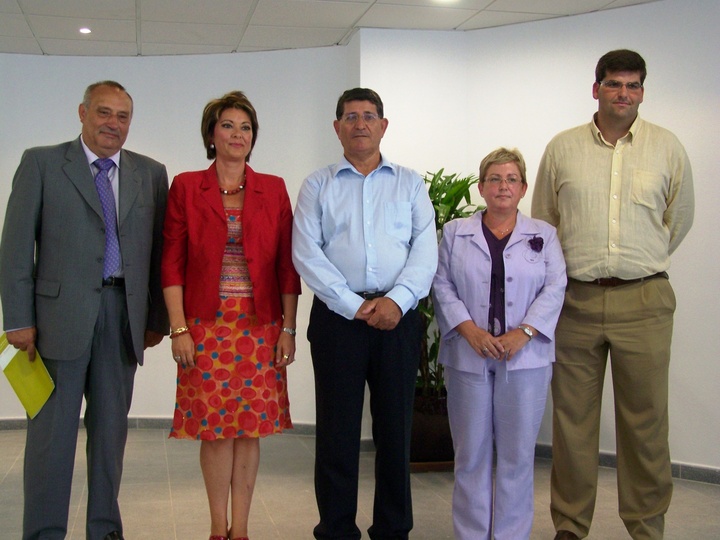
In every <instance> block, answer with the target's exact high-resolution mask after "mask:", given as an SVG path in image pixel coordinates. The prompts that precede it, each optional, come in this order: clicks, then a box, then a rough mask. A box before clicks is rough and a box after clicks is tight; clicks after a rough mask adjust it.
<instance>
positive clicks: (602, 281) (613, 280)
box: [570, 272, 668, 287]
mask: <svg viewBox="0 0 720 540" xmlns="http://www.w3.org/2000/svg"><path fill="white" fill-rule="evenodd" d="M655 278H664V279H668V274H667V272H658V273H657V274H653V275H652V276H647V277H641V278H637V279H620V278H617V277H604V278H597V279H593V280H592V281H580V280H579V279H575V278H570V279H572V280H573V281H577V282H578V283H586V284H588V285H599V286H600V287H618V286H620V285H630V284H631V283H640V282H642V281H648V280H650V279H655Z"/></svg>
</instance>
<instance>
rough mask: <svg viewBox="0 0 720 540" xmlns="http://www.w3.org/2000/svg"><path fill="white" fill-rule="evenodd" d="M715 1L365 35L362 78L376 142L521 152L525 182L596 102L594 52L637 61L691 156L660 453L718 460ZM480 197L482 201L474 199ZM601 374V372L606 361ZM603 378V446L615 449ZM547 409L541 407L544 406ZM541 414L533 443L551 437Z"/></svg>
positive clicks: (647, 112)
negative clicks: (689, 204)
mask: <svg viewBox="0 0 720 540" xmlns="http://www.w3.org/2000/svg"><path fill="white" fill-rule="evenodd" d="M719 23H720V3H718V2H716V1H714V0H687V1H683V0H665V1H660V2H656V3H650V4H646V5H643V6H637V7H631V8H623V9H618V10H612V11H606V12H601V13H593V14H589V15H583V16H577V17H568V18H562V19H554V20H549V21H541V22H536V23H528V24H522V25H516V26H507V27H502V28H495V29H487V30H481V31H477V32H472V33H466V34H463V35H460V36H457V35H455V34H448V33H445V32H400V31H397V32H385V31H381V30H367V31H365V32H363V42H362V44H363V48H362V62H363V65H362V75H363V76H362V84H363V85H364V86H369V87H372V88H375V89H376V90H378V92H379V93H380V95H381V96H382V97H383V101H384V102H385V110H386V116H388V117H389V119H390V127H389V128H388V133H387V135H386V136H385V140H384V141H383V142H384V146H383V148H384V151H385V152H386V153H387V154H388V155H389V156H390V157H391V159H394V160H397V161H399V162H401V163H404V164H408V165H410V166H412V167H414V168H416V169H417V170H418V171H420V172H424V171H427V170H436V169H439V168H440V167H445V168H446V170H448V171H453V172H462V173H476V174H477V168H478V165H479V162H480V160H481V159H482V158H483V157H484V156H485V155H486V154H487V153H488V152H489V151H491V150H493V149H494V148H497V147H498V146H502V145H505V146H511V147H512V146H515V147H518V148H519V149H520V150H521V151H522V152H523V154H524V156H525V158H526V160H527V166H528V177H529V181H530V189H529V190H528V194H527V196H526V197H525V199H524V200H523V201H521V205H520V208H521V210H522V211H524V212H526V213H529V211H530V199H531V196H532V184H533V182H534V177H535V173H536V171H537V167H538V164H539V161H540V157H541V156H542V153H543V151H544V148H545V145H546V144H547V142H548V141H549V140H550V139H551V138H552V136H553V135H555V134H556V133H558V132H559V131H561V130H564V129H567V128H569V127H572V126H575V125H578V124H581V123H585V122H589V121H590V118H591V115H592V114H593V112H595V111H596V110H597V102H595V101H594V100H593V98H592V93H591V89H592V83H593V82H594V69H595V64H596V62H597V59H598V58H600V56H602V55H603V54H604V53H605V52H607V51H609V50H612V49H617V48H631V49H635V50H637V51H639V52H640V53H641V54H642V55H643V57H644V58H645V60H646V62H647V65H648V78H647V80H646V81H645V102H644V103H643V104H642V105H641V107H640V114H641V115H642V116H643V117H644V118H645V119H647V120H650V121H652V122H655V123H657V124H659V125H662V126H664V127H666V128H668V129H670V130H672V131H673V132H674V133H675V134H676V135H677V136H678V137H679V138H680V140H681V141H682V142H683V144H684V145H685V147H686V149H687V152H688V154H689V155H690V159H691V162H692V165H693V172H694V176H695V191H696V199H697V200H696V217H695V225H694V228H693V230H692V231H691V232H690V234H689V236H688V237H687V238H686V240H685V242H684V243H683V244H682V246H681V247H680V248H679V249H678V250H677V252H676V253H675V254H674V256H673V260H672V267H671V269H670V276H671V281H672V284H673V287H674V288H675V292H676V295H677V299H678V308H677V312H676V318H675V331H674V343H673V351H672V357H673V360H672V363H671V382H670V400H671V401H670V415H671V451H672V459H673V461H675V462H679V463H686V464H696V465H703V466H710V467H714V468H718V467H720V454H718V451H717V448H718V447H719V446H720V407H719V406H718V405H719V400H718V397H717V396H718V388H720V362H718V361H717V354H718V353H717V351H718V349H720V332H718V330H717V328H718V326H719V324H720V307H718V303H717V301H713V300H714V299H716V298H717V297H718V293H719V292H720V279H719V278H720V249H715V244H716V242H715V241H714V240H712V241H710V242H708V241H707V238H708V235H710V236H712V235H714V234H715V231H717V230H718V225H720V220H719V219H718V217H717V210H716V209H715V205H716V204H717V202H716V201H717V200H718V199H719V197H720V185H719V184H718V182H717V181H716V179H717V176H718V172H719V170H720V166H719V165H718V160H717V152H718V148H720V135H719V134H720V130H718V127H717V126H718V125H719V122H720V90H719V88H720V62H719V61H718V56H717V53H718V51H720V34H718V32H717V26H718V24H719ZM478 202H480V199H479V197H478ZM608 371H609V370H608ZM609 386H610V381H609V376H608V381H607V382H606V392H605V396H604V403H605V407H604V411H603V419H602V429H601V441H600V446H601V450H603V451H607V452H612V453H614V451H615V434H614V421H613V408H612V392H611V390H609V389H608V388H609ZM549 410H550V405H549V404H548V412H549ZM549 420H550V416H549V414H547V413H546V418H545V421H544V423H543V427H542V429H541V433H540V438H539V441H540V442H542V443H550V442H551V424H550V421H549Z"/></svg>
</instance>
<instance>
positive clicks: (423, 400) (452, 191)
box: [410, 169, 481, 471]
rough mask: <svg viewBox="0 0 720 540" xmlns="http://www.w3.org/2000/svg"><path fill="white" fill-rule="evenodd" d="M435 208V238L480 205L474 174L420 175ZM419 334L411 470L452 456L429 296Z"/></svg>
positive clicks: (440, 463)
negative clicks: (473, 192)
mask: <svg viewBox="0 0 720 540" xmlns="http://www.w3.org/2000/svg"><path fill="white" fill-rule="evenodd" d="M424 180H425V183H426V185H427V188H428V194H429V195H430V200H431V201H432V203H433V207H434V208H435V229H436V232H437V238H438V242H440V239H441V238H442V228H443V225H445V223H446V222H448V221H451V220H453V219H456V218H460V217H467V216H470V215H472V214H474V213H475V212H477V211H478V210H480V209H481V207H480V206H478V205H476V204H473V203H472V201H471V188H472V186H474V185H475V184H477V183H478V178H477V176H475V175H469V176H460V175H459V174H445V170H444V169H440V170H439V171H437V172H436V173H430V172H428V173H426V174H425V177H424ZM419 309H420V314H421V318H422V321H423V326H424V329H425V333H424V336H423V341H422V346H421V353H420V368H419V370H418V376H417V382H416V387H415V410H414V414H413V426H412V439H411V443H410V461H411V463H413V466H412V467H413V470H416V471H417V470H428V469H438V468H448V467H449V464H450V463H452V460H453V447H452V437H451V435H450V425H449V423H448V418H447V400H446V396H447V392H446V390H445V378H444V376H443V366H442V365H441V364H439V363H438V353H439V351H440V330H439V329H438V327H437V323H436V322H435V309H434V307H433V302H432V296H428V297H427V298H424V299H422V300H421V301H420V304H419Z"/></svg>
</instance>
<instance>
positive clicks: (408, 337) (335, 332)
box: [308, 297, 422, 539]
mask: <svg viewBox="0 0 720 540" xmlns="http://www.w3.org/2000/svg"><path fill="white" fill-rule="evenodd" d="M421 335H422V329H421V324H420V317H419V314H418V311H417V310H411V311H409V312H408V313H406V314H405V316H404V317H403V318H402V319H401V321H400V323H399V324H398V325H397V327H395V329H393V330H390V331H382V330H376V329H374V328H371V327H370V326H368V325H367V323H365V322H363V321H357V320H352V321H350V320H348V319H346V318H344V317H342V316H341V315H338V314H337V313H334V312H333V311H331V310H330V309H328V307H327V306H326V305H325V304H324V303H323V302H322V301H320V300H318V298H317V297H316V298H315V300H314V302H313V307H312V311H311V313H310V325H309V328H308V339H309V341H310V349H311V352H312V359H313V367H314V371H315V399H316V413H317V438H316V453H315V496H316V498H317V504H318V510H319V512H320V523H319V524H318V525H317V526H316V527H315V530H314V534H315V538H318V539H325V538H334V539H339V538H343V539H359V538H360V537H361V534H360V530H359V529H358V527H357V525H356V524H355V516H356V513H357V495H358V466H359V458H360V431H361V423H362V411H363V400H364V396H365V384H366V383H367V385H368V388H369V389H370V411H371V414H372V436H373V441H374V443H375V449H376V455H375V500H374V509H373V524H372V526H371V527H370V529H369V530H368V533H369V534H370V538H372V539H389V538H397V539H406V538H408V533H409V531H410V529H412V525H413V520H412V500H411V496H410V430H411V424H412V411H413V401H414V395H415V379H416V377H417V370H418V364H419V360H420V339H421Z"/></svg>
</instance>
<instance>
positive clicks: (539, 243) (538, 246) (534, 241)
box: [528, 236, 545, 253]
mask: <svg viewBox="0 0 720 540" xmlns="http://www.w3.org/2000/svg"><path fill="white" fill-rule="evenodd" d="M528 243H529V244H530V249H532V250H533V251H535V252H537V253H540V252H541V251H542V248H543V245H544V244H545V242H544V241H543V239H542V238H541V237H539V236H533V237H532V238H531V239H530V240H528Z"/></svg>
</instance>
